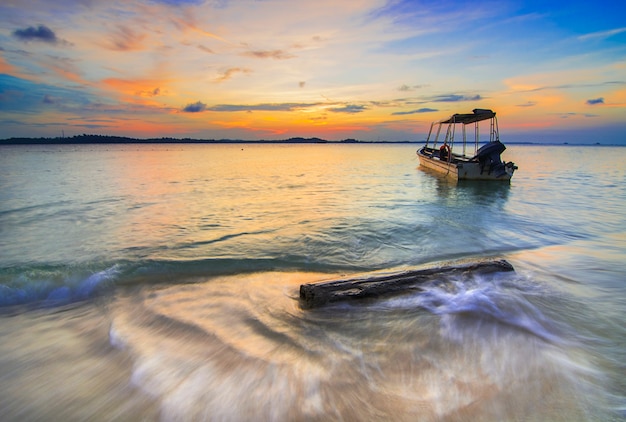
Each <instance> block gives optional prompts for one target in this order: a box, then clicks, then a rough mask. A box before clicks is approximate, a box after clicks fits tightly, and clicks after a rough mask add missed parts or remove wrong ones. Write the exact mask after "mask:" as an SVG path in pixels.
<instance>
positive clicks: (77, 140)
mask: <svg viewBox="0 0 626 422" xmlns="http://www.w3.org/2000/svg"><path fill="white" fill-rule="evenodd" d="M423 142H424V141H420V142H418V141H415V142H411V141H384V142H383V141H372V142H366V141H359V140H357V139H344V140H342V141H327V140H325V139H320V138H289V139H284V140H256V141H251V140H238V139H193V138H167V137H164V138H149V139H138V138H130V137H126V136H110V135H87V134H83V135H75V136H71V137H57V138H8V139H4V140H0V145H40V144H50V145H54V144H56V145H58V144H67V145H74V144H359V143H362V144H375V143H385V144H412V143H423Z"/></svg>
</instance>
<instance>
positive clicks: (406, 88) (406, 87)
mask: <svg viewBox="0 0 626 422" xmlns="http://www.w3.org/2000/svg"><path fill="white" fill-rule="evenodd" d="M424 86H425V85H406V84H404V85H402V86H401V87H400V88H398V91H402V92H408V91H415V90H416V89H420V88H424Z"/></svg>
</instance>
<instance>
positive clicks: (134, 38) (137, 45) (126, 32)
mask: <svg viewBox="0 0 626 422" xmlns="http://www.w3.org/2000/svg"><path fill="white" fill-rule="evenodd" d="M144 38H145V35H143V34H139V33H137V32H136V31H134V30H133V29H132V28H129V27H127V26H124V25H118V26H117V28H116V30H115V31H114V32H113V33H111V39H110V42H109V44H108V45H107V47H108V48H110V49H111V50H115V51H132V50H141V49H142V48H143V45H142V41H143V39H144Z"/></svg>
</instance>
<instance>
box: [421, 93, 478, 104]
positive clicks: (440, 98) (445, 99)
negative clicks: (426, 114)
mask: <svg viewBox="0 0 626 422" xmlns="http://www.w3.org/2000/svg"><path fill="white" fill-rule="evenodd" d="M482 99H483V98H482V97H481V96H480V95H472V96H467V95H458V94H449V95H437V96H435V97H433V98H431V101H434V102H436V103H456V102H460V101H479V100H482Z"/></svg>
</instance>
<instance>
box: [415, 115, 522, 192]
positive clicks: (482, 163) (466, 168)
mask: <svg viewBox="0 0 626 422" xmlns="http://www.w3.org/2000/svg"><path fill="white" fill-rule="evenodd" d="M482 121H489V123H490V124H489V127H490V128H489V142H488V143H486V144H485V145H483V146H481V147H480V148H479V147H478V144H479V126H480V125H479V123H480V122H482ZM472 123H473V124H474V142H473V144H474V148H473V155H471V156H468V155H466V149H467V147H468V145H467V144H468V142H467V136H466V135H467V134H466V126H467V125H470V124H472ZM435 126H437V132H436V134H435V135H434V139H433V140H431V137H432V136H433V128H434V127H435ZM457 126H460V128H461V129H462V134H457V133H456V128H457ZM442 128H445V136H444V138H443V140H442V141H441V142H442V143H441V146H440V147H437V143H438V142H439V136H440V135H441V132H442V130H441V129H442ZM455 135H456V136H457V137H459V136H461V137H462V141H460V144H461V145H462V148H463V151H462V153H458V152H456V151H453V147H454V145H455ZM470 136H471V135H470ZM431 143H432V146H429V145H430V144H431ZM505 149H506V147H505V146H504V144H503V143H502V142H500V138H499V134H498V121H497V119H496V113H495V112H493V111H491V110H486V109H479V108H477V109H474V110H473V112H472V113H470V114H454V115H452V116H450V117H449V118H446V119H444V120H440V121H438V122H433V123H432V124H431V125H430V131H429V132H428V138H427V139H426V144H425V145H424V146H423V147H422V148H420V149H419V150H418V151H417V156H418V157H419V160H420V165H422V166H423V167H425V168H427V169H430V170H433V171H435V172H438V173H441V174H443V175H445V176H446V177H450V178H452V179H456V180H501V181H509V180H511V177H512V176H513V173H514V172H515V170H517V166H516V165H515V164H514V163H512V162H508V163H503V162H502V160H501V159H500V154H502V152H503V151H504V150H505Z"/></svg>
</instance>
